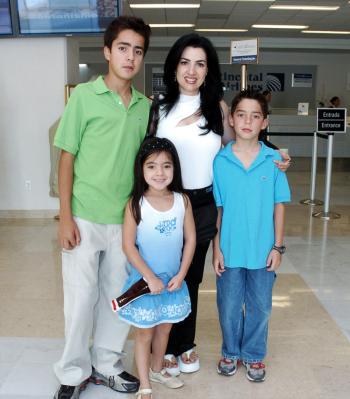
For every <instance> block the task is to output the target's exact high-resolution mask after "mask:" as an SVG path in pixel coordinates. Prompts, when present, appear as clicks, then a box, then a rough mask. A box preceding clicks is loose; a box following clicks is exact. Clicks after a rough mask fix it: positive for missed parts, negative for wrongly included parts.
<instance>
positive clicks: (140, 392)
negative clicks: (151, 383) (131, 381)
mask: <svg viewBox="0 0 350 399" xmlns="http://www.w3.org/2000/svg"><path fill="white" fill-rule="evenodd" d="M135 395H136V399H142V398H139V397H140V396H141V397H142V395H151V399H152V397H153V396H152V389H151V388H142V389H139V390H138V391H137V392H136V394H135Z"/></svg>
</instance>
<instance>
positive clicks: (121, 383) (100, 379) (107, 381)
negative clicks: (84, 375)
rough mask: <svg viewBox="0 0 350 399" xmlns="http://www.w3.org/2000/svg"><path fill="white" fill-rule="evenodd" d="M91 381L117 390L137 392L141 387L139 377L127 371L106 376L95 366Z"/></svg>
mask: <svg viewBox="0 0 350 399" xmlns="http://www.w3.org/2000/svg"><path fill="white" fill-rule="evenodd" d="M90 382H93V383H94V384H96V385H104V386H106V387H109V388H111V389H113V390H114V391H117V392H126V393H132V392H137V391H138V389H139V387H140V381H139V379H138V378H136V377H134V376H133V375H131V374H129V373H128V372H126V371H123V372H121V373H120V374H118V375H111V376H104V375H103V374H101V373H99V372H98V371H96V370H95V369H94V368H93V369H92V374H91V377H90Z"/></svg>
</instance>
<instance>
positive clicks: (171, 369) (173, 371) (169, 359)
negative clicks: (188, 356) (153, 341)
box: [163, 354, 180, 377]
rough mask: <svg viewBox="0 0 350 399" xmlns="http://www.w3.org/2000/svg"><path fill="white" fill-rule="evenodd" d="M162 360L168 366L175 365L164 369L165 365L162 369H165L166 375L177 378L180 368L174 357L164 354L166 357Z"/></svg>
mask: <svg viewBox="0 0 350 399" xmlns="http://www.w3.org/2000/svg"><path fill="white" fill-rule="evenodd" d="M164 360H165V361H166V362H168V363H170V364H176V366H172V367H165V365H164V366H163V367H164V368H165V370H166V371H167V373H168V374H170V375H172V376H174V377H177V376H179V375H180V366H179V362H178V361H177V359H176V357H175V356H174V355H171V354H166V355H164Z"/></svg>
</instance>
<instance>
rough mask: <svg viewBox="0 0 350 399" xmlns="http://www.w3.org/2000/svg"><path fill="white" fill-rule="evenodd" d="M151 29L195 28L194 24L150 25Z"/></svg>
mask: <svg viewBox="0 0 350 399" xmlns="http://www.w3.org/2000/svg"><path fill="white" fill-rule="evenodd" d="M149 26H150V27H151V28H193V27H194V24H149Z"/></svg>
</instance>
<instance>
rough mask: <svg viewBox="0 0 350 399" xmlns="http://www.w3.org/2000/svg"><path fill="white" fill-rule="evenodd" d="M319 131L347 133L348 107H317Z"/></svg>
mask: <svg viewBox="0 0 350 399" xmlns="http://www.w3.org/2000/svg"><path fill="white" fill-rule="evenodd" d="M317 132H318V133H345V132H346V108H317Z"/></svg>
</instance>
